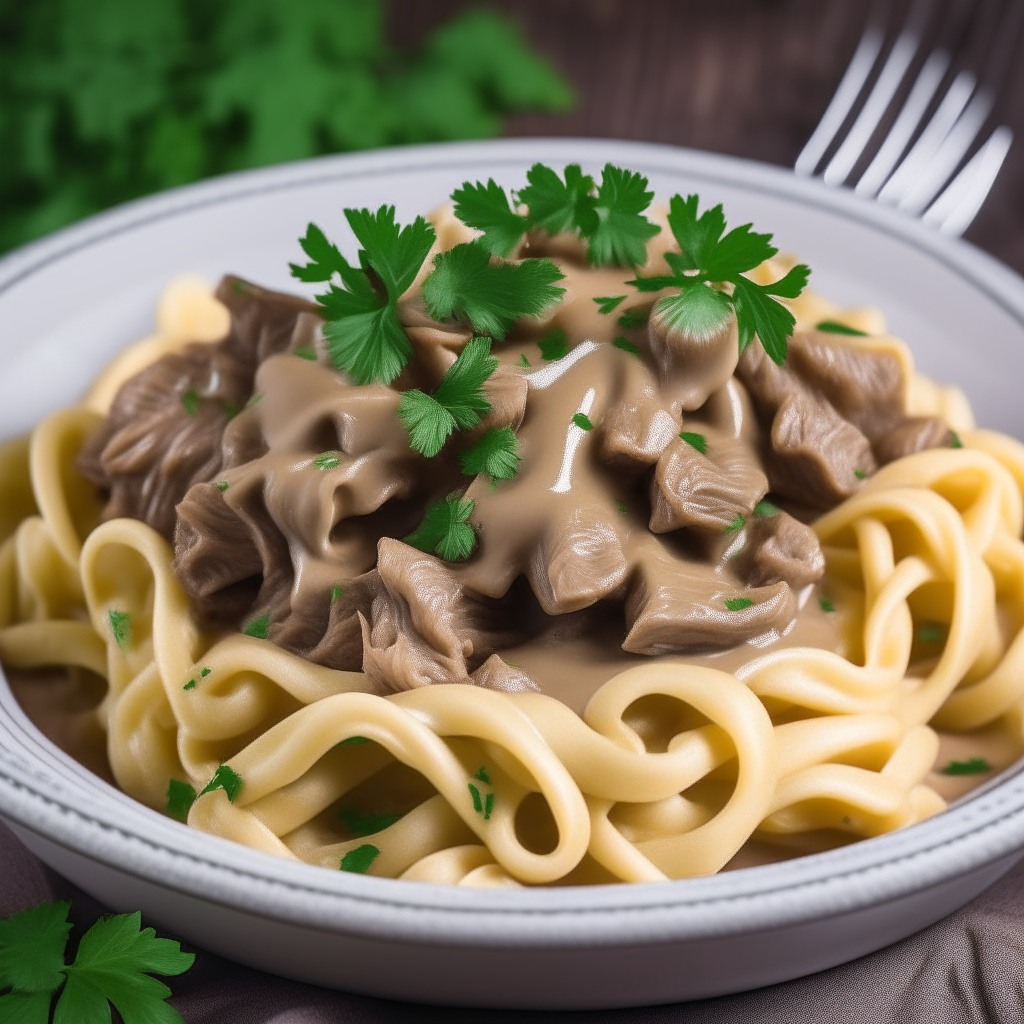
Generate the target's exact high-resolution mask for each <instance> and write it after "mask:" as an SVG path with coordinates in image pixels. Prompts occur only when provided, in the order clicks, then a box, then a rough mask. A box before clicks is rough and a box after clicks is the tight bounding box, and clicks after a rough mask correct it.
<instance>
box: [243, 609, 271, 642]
mask: <svg viewBox="0 0 1024 1024" xmlns="http://www.w3.org/2000/svg"><path fill="white" fill-rule="evenodd" d="M242 632H243V633H244V634H245V635H246V636H254V637H255V638H256V639H257V640H266V639H267V633H269V632H270V616H269V615H261V616H260V617H259V618H258V619H253V620H252V622H250V623H249V625H248V626H246V627H245V629H243V630H242Z"/></svg>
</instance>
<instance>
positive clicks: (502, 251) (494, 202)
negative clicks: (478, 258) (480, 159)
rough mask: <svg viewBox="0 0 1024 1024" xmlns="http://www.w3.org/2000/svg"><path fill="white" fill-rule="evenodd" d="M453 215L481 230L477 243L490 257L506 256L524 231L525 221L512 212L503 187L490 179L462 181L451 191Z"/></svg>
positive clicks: (469, 225)
mask: <svg viewBox="0 0 1024 1024" xmlns="http://www.w3.org/2000/svg"><path fill="white" fill-rule="evenodd" d="M452 199H453V200H454V202H455V216H456V217H458V218H459V220H461V221H462V223H463V224H466V225H467V226H468V227H471V228H476V229H477V231H482V232H483V236H482V237H481V238H480V244H481V245H483V246H484V248H485V249H487V251H488V252H490V253H491V254H492V255H494V256H509V255H510V254H511V252H512V250H513V249H515V247H516V245H518V243H519V239H520V238H522V237H523V232H524V231H525V230H526V225H527V220H526V218H525V217H521V216H520V215H519V214H518V213H516V212H515V211H514V210H513V209H512V207H511V205H510V203H509V201H508V196H507V195H506V194H505V190H504V189H503V188H502V187H501V186H500V185H499V184H497V182H495V180H494V179H493V178H489V179H488V180H487V184H486V185H483V184H481V183H480V182H479V181H478V182H477V183H476V184H475V185H471V184H470V183H469V182H468V181H467V182H465V183H464V184H463V186H462V188H459V189H456V190H455V191H454V192H453V193H452Z"/></svg>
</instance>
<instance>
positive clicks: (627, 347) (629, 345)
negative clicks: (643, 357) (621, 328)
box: [612, 334, 640, 356]
mask: <svg viewBox="0 0 1024 1024" xmlns="http://www.w3.org/2000/svg"><path fill="white" fill-rule="evenodd" d="M612 344H613V345H614V346H615V347H616V348H621V349H622V351H623V352H628V353H629V354H630V355H632V356H638V355H640V349H638V348H637V347H636V345H634V344H633V342H631V341H630V340H629V338H624V337H623V336H622V335H621V334H620V335H619V336H618V337H617V338H616V339H615V340H614V341H613V342H612Z"/></svg>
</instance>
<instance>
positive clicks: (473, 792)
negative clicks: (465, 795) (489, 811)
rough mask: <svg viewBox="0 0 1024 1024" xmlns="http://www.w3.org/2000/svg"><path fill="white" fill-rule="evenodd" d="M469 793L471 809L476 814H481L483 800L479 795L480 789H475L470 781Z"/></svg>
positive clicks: (482, 811)
mask: <svg viewBox="0 0 1024 1024" xmlns="http://www.w3.org/2000/svg"><path fill="white" fill-rule="evenodd" d="M469 795H470V796H471V797H472V798H473V810H474V811H476V813H477V814H483V813H484V802H483V800H482V799H481V797H480V790H479V789H477V788H476V786H474V785H473V783H472V782H470V783H469Z"/></svg>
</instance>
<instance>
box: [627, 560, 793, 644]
mask: <svg viewBox="0 0 1024 1024" xmlns="http://www.w3.org/2000/svg"><path fill="white" fill-rule="evenodd" d="M726 601H730V602H735V603H734V605H733V608H732V609H730V608H729V606H728V605H727V604H726ZM746 602H749V604H748V603H746ZM740 605H742V607H741V606H740ZM795 614H796V600H795V598H794V597H793V592H792V591H791V590H790V589H789V587H788V586H787V585H786V584H785V583H782V582H779V583H773V584H771V585H769V586H763V587H755V588H753V589H751V588H749V587H744V586H743V585H742V584H740V583H739V582H735V583H734V582H731V581H730V579H729V578H728V577H726V576H724V575H722V574H720V573H718V572H716V571H715V567H714V566H711V565H708V564H707V563H703V562H689V561H686V560H684V559H680V558H677V557H671V556H668V555H667V554H665V555H662V556H660V557H659V556H658V555H656V554H653V553H651V554H649V555H648V557H646V558H644V560H643V562H642V563H641V564H640V567H639V570H638V572H637V574H636V577H635V579H634V581H633V583H632V585H631V588H630V592H629V595H628V597H627V598H626V625H627V626H628V628H629V633H628V634H627V636H626V639H625V641H624V642H623V644H622V647H623V650H626V651H630V652H632V653H633V654H649V655H657V654H670V653H672V652H678V651H702V650H721V649H722V648H724V647H734V646H736V644H739V643H742V642H743V641H744V640H750V639H752V638H753V637H756V636H761V635H762V634H764V633H768V632H769V631H770V630H772V629H776V630H779V631H781V630H782V629H784V628H785V627H786V626H787V625H788V624H789V622H790V621H791V620H792V619H793V616H794V615H795Z"/></svg>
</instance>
